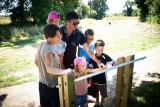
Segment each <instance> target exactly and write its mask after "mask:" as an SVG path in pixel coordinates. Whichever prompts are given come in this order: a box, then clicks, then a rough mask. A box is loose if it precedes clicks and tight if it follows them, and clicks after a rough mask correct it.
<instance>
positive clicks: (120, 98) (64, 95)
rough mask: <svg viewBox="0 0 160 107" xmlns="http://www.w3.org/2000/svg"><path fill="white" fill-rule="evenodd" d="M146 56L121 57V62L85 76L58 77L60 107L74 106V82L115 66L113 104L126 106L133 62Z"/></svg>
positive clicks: (129, 94) (130, 85)
mask: <svg viewBox="0 0 160 107" xmlns="http://www.w3.org/2000/svg"><path fill="white" fill-rule="evenodd" d="M145 58H146V57H142V58H139V59H136V60H134V55H131V56H128V57H125V58H123V59H121V64H119V65H117V66H114V67H111V68H108V69H105V70H102V71H98V72H95V73H92V74H88V75H86V76H82V77H79V78H77V79H75V80H74V78H73V77H70V76H62V77H59V78H58V85H59V95H60V107H76V102H75V88H74V82H75V81H79V80H82V79H85V78H90V77H92V76H95V75H98V74H100V73H104V72H107V71H110V70H113V69H116V68H117V84H116V96H115V106H116V107H128V101H129V100H130V98H131V88H132V78H133V68H134V62H137V61H139V60H143V59H145Z"/></svg>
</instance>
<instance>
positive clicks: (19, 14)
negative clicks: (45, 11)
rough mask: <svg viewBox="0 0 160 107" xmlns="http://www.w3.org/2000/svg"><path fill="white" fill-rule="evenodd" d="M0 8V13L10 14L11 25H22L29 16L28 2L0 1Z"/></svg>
mask: <svg viewBox="0 0 160 107" xmlns="http://www.w3.org/2000/svg"><path fill="white" fill-rule="evenodd" d="M0 8H1V10H0V12H2V10H3V11H4V12H5V13H11V14H10V17H11V21H12V23H19V24H22V23H24V22H26V21H27V18H28V17H29V16H30V13H29V9H30V0H1V1H0Z"/></svg>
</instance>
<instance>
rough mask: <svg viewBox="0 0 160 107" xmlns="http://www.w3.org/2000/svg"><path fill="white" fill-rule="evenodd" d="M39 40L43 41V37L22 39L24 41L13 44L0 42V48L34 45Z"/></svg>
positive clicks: (11, 42)
mask: <svg viewBox="0 0 160 107" xmlns="http://www.w3.org/2000/svg"><path fill="white" fill-rule="evenodd" d="M40 39H43V36H36V37H33V38H28V39H24V40H17V41H15V42H13V41H9V42H2V43H0V47H13V46H16V45H24V44H28V43H34V42H36V41H38V40H40Z"/></svg>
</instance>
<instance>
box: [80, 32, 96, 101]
mask: <svg viewBox="0 0 160 107" xmlns="http://www.w3.org/2000/svg"><path fill="white" fill-rule="evenodd" d="M84 36H85V38H86V40H87V42H86V43H87V46H88V47H89V49H90V50H91V51H92V52H94V44H93V43H92V41H93V40H94V31H93V30H92V29H87V30H86V31H85V33H84ZM78 56H79V57H85V58H86V61H87V62H90V57H89V56H88V54H87V53H86V51H85V50H84V48H83V46H82V45H79V49H78ZM87 66H88V64H87ZM88 84H89V85H90V84H91V79H90V78H89V79H88ZM90 90H91V87H89V88H88V99H87V100H88V101H89V102H95V99H94V98H93V97H92V96H93V95H92V92H90ZM90 95H92V96H90Z"/></svg>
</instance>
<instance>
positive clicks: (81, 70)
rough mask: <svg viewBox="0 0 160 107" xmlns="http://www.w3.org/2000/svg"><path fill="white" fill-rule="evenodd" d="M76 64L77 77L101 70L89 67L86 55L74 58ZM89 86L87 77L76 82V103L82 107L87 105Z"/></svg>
mask: <svg viewBox="0 0 160 107" xmlns="http://www.w3.org/2000/svg"><path fill="white" fill-rule="evenodd" d="M74 66H75V77H76V78H78V77H80V76H84V75H86V74H87V73H88V72H95V71H98V70H100V69H99V68H97V69H87V62H86V59H85V58H84V57H77V58H76V59H75V60H74ZM87 88H88V83H87V79H83V80H81V81H78V82H75V93H76V105H77V106H80V107H85V106H87V103H86V102H87Z"/></svg>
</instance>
